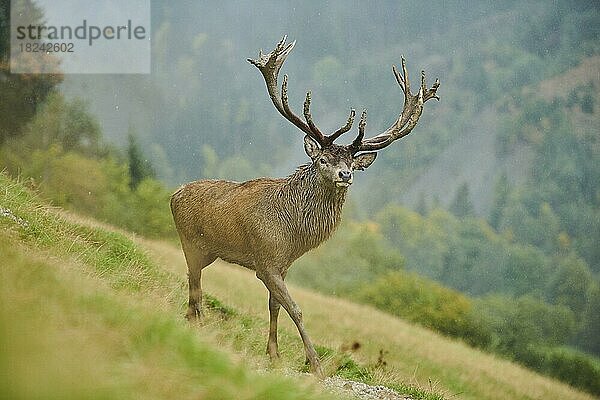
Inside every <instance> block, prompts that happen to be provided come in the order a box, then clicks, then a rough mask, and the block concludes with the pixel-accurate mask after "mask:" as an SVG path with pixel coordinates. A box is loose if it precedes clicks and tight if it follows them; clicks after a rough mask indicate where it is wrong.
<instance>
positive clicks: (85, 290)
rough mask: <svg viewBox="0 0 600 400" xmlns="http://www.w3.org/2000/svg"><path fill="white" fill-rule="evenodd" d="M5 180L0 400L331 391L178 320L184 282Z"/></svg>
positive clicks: (0, 234) (298, 395) (223, 311)
mask: <svg viewBox="0 0 600 400" xmlns="http://www.w3.org/2000/svg"><path fill="white" fill-rule="evenodd" d="M0 188H1V189H0V207H2V211H3V213H2V214H0V215H1V216H0V254H2V269H1V270H0V273H1V279H0V282H1V283H0V304H1V307H0V326H1V327H2V328H1V330H0V345H1V346H0V347H1V348H2V352H1V353H0V398H6V399H26V398H44V399H54V398H56V399H80V398H86V399H88V398H89V399H114V398H119V399H127V398H145V399H146V398H151V399H152V398H167V397H168V398H173V397H176V398H183V399H185V398H202V399H229V398H236V399H237V398H239V399H254V398H256V399H264V398H272V399H304V398H310V399H324V398H333V396H332V395H329V394H323V393H321V392H320V391H319V390H318V388H317V387H316V385H314V384H312V383H310V382H308V383H307V382H301V381H295V380H294V379H291V378H286V377H283V376H281V375H278V374H274V375H269V374H266V373H257V372H256V371H253V370H252V369H251V368H247V367H246V366H244V365H243V364H242V363H236V362H234V361H233V360H231V359H230V357H229V355H228V354H227V353H226V352H223V351H220V350H218V349H217V348H215V346H214V345H213V344H212V343H207V342H204V341H203V340H202V339H201V337H200V336H201V335H198V334H197V332H196V331H195V329H194V328H193V327H192V328H190V327H189V326H188V324H186V323H185V322H184V321H183V318H182V317H181V316H182V313H183V306H182V304H183V302H182V300H183V298H184V293H185V291H184V289H185V288H184V287H183V285H182V281H181V280H180V279H178V278H177V277H175V276H173V275H172V274H170V273H168V272H165V271H161V270H160V269H159V268H158V267H157V265H156V264H154V263H153V262H152V260H150V258H149V257H148V256H147V255H146V254H145V253H144V252H143V251H140V249H139V248H138V247H137V246H136V245H135V244H134V243H133V242H132V241H131V240H130V239H128V238H127V237H125V236H124V235H122V234H119V233H114V232H109V231H106V230H103V229H98V228H90V227H85V226H81V225H77V224H75V223H72V222H69V221H67V220H65V219H64V218H62V217H60V216H59V215H58V214H57V213H56V212H55V210H53V209H51V208H47V207H43V206H42V205H40V204H39V203H38V199H37V198H36V196H35V195H33V194H32V193H30V192H29V191H27V190H25V189H24V187H23V186H22V185H20V184H17V183H15V182H12V181H10V180H8V179H7V178H6V177H5V176H0ZM17 216H18V217H17ZM209 304H210V309H211V310H212V312H213V313H214V314H215V315H217V314H219V315H234V314H235V313H234V311H233V310H231V309H228V308H227V307H226V306H223V305H221V304H220V303H219V302H218V300H217V299H214V298H212V300H210V301H209Z"/></svg>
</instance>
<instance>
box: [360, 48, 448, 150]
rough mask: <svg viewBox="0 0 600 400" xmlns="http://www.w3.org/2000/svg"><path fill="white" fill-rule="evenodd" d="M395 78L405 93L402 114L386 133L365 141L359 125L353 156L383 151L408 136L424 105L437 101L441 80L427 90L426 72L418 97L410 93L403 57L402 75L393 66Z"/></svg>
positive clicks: (422, 73)
mask: <svg viewBox="0 0 600 400" xmlns="http://www.w3.org/2000/svg"><path fill="white" fill-rule="evenodd" d="M392 71H393V73H394V77H395V78H396V81H397V82H398V85H399V86H400V89H402V92H403V93H404V106H403V108H402V112H401V113H400V115H399V116H398V118H397V119H396V121H395V122H394V123H393V124H392V125H391V126H390V127H389V128H388V129H386V130H385V131H384V132H382V133H380V134H379V135H376V136H374V137H371V138H369V139H367V140H364V141H363V137H364V124H363V126H362V130H361V124H362V122H363V121H362V118H361V124H359V133H358V136H357V138H356V139H355V140H354V141H353V142H352V144H350V145H349V146H350V149H351V151H352V152H353V154H355V153H358V152H360V151H372V150H381V149H383V148H385V147H387V146H389V145H390V144H391V143H392V142H394V141H395V140H398V139H400V138H402V137H404V136H406V135H408V134H409V133H410V132H411V131H412V129H413V128H414V127H415V126H416V125H417V122H418V121H419V118H420V117H421V114H422V112H423V104H424V103H425V102H426V101H427V100H429V99H432V98H433V99H437V100H439V97H438V96H437V89H438V88H439V86H440V80H439V79H436V81H435V83H434V84H433V86H432V87H431V89H427V85H426V83H425V71H421V85H420V87H419V91H418V93H417V94H416V95H414V94H412V93H411V91H410V82H409V80H408V70H407V68H406V61H405V59H404V57H402V75H401V74H400V72H398V69H397V68H396V66H395V65H393V66H392Z"/></svg>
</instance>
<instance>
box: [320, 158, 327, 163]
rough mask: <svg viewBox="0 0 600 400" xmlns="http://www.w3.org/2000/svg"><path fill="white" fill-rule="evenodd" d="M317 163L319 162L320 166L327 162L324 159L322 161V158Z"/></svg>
mask: <svg viewBox="0 0 600 400" xmlns="http://www.w3.org/2000/svg"><path fill="white" fill-rule="evenodd" d="M319 162H320V163H321V164H327V160H326V159H324V158H321V159H320V160H319Z"/></svg>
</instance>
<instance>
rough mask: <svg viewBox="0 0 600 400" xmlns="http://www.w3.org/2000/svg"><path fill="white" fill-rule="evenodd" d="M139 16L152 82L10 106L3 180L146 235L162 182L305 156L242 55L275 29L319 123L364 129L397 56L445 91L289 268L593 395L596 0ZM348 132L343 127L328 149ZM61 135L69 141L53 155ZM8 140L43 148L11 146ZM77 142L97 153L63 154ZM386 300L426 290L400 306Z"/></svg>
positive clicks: (373, 122) (285, 169)
mask: <svg viewBox="0 0 600 400" xmlns="http://www.w3.org/2000/svg"><path fill="white" fill-rule="evenodd" d="M5 3H6V2H5ZM82 7H83V6H82ZM151 7H152V12H151V15H152V66H151V71H152V72H151V74H149V75H64V76H62V77H60V78H59V79H58V80H57V81H53V82H52V85H51V87H53V89H52V90H48V93H50V94H49V95H48V97H47V98H46V97H43V96H42V97H41V98H40V99H38V100H39V105H38V106H36V107H34V110H31V112H30V113H29V114H27V115H26V117H23V121H25V122H23V124H22V125H23V127H18V129H20V130H21V131H19V132H23V133H22V134H16V133H14V132H17V128H14V127H11V128H10V130H7V131H6V132H9V133H8V134H5V138H4V144H3V147H4V152H0V157H2V161H3V164H4V165H5V166H6V168H7V169H8V170H9V171H11V172H13V171H14V172H15V173H17V172H19V173H21V174H25V175H31V176H32V177H33V178H34V179H35V180H36V184H39V186H40V187H41V188H42V190H44V188H46V189H45V190H46V193H47V195H48V196H49V197H50V198H51V199H53V201H54V202H55V203H56V204H58V205H63V206H65V207H72V208H75V209H77V210H80V211H84V212H88V213H91V214H92V215H95V216H96V217H98V218H101V219H104V220H107V221H109V222H112V223H116V224H120V225H124V226H125V227H127V228H128V229H131V230H134V231H136V232H139V233H141V234H145V235H148V236H159V237H161V236H169V235H173V231H172V223H171V221H170V216H169V215H168V192H169V191H170V190H172V189H174V188H175V187H177V186H178V185H180V184H182V183H185V182H188V181H191V180H196V179H202V178H223V179H231V180H246V179H252V178H256V177H260V176H286V175H289V174H291V173H292V171H293V170H294V169H295V167H297V166H298V165H300V164H302V163H306V162H307V161H308V158H307V157H306V155H305V154H304V151H303V147H302V144H301V143H302V133H301V132H300V131H299V130H298V129H297V128H295V127H294V126H292V125H291V124H290V123H289V122H288V121H286V120H285V119H284V118H282V117H281V116H280V115H279V113H278V112H277V111H276V110H275V108H274V107H273V105H272V103H271V101H270V99H269V97H268V94H267V91H266V88H265V84H264V80H263V78H262V76H261V74H260V73H259V71H258V70H257V69H256V68H255V67H254V66H252V65H250V64H249V63H248V62H246V59H247V58H256V57H257V55H258V51H259V49H263V51H264V52H268V51H271V50H272V49H273V48H274V47H275V45H276V43H277V42H278V41H279V40H280V39H281V37H282V36H283V35H286V34H287V35H288V40H289V41H293V40H296V41H297V44H296V47H295V48H294V50H293V51H292V53H291V54H290V56H289V57H288V59H287V61H286V63H285V65H284V66H283V68H282V71H281V73H280V75H281V76H283V74H288V76H289V85H288V87H289V90H288V92H289V97H290V105H291V107H292V109H293V110H295V111H296V112H297V113H301V110H302V103H303V100H304V96H305V94H306V91H308V90H311V91H312V107H311V110H312V114H313V117H314V120H315V122H316V124H317V125H318V126H319V127H320V128H321V129H322V130H324V131H334V130H336V129H337V128H339V127H340V126H341V125H343V124H344V123H345V121H346V119H347V116H348V112H349V109H350V108H351V107H354V108H356V110H357V113H359V112H360V111H361V110H362V109H363V108H366V109H367V110H368V122H367V129H366V135H367V136H373V135H376V134H378V133H380V132H382V131H383V130H385V129H386V128H387V127H388V126H389V125H390V124H391V123H392V122H393V121H394V120H395V119H396V117H397V115H398V113H399V112H400V111H401V109H402V99H403V96H402V92H401V90H400V88H399V87H398V85H397V84H396V82H395V79H394V77H393V74H392V71H391V66H392V64H397V65H399V63H400V56H401V55H404V57H405V58H406V60H407V67H408V69H409V72H410V77H411V82H412V84H413V87H414V86H416V85H418V79H419V72H420V70H424V71H425V73H426V75H427V78H428V82H429V84H431V83H433V81H434V80H435V78H439V79H440V81H441V86H440V89H439V90H438V95H439V96H440V98H441V100H440V101H439V102H435V101H429V102H428V103H427V104H426V105H425V108H424V112H423V116H422V117H421V119H420V121H419V124H418V125H417V127H416V128H415V129H414V130H413V131H412V133H411V134H410V135H409V136H407V137H406V138H403V139H402V140H400V141H397V142H395V143H394V144H393V145H391V146H390V147H388V148H386V149H384V150H382V151H380V153H379V156H378V158H377V161H376V162H375V163H374V164H373V165H372V166H371V167H370V168H369V169H368V170H367V171H364V172H357V174H356V177H355V183H354V184H353V185H352V188H351V189H350V196H349V200H348V204H347V205H346V208H345V214H344V224H343V225H342V227H341V228H340V230H339V231H338V232H337V233H336V235H335V237H334V238H333V239H332V240H331V241H330V242H328V243H327V244H325V245H324V246H322V247H321V248H319V249H317V250H316V251H314V252H312V253H310V254H308V255H307V256H305V257H303V258H301V259H300V260H299V261H298V262H297V263H296V264H297V265H296V266H295V267H294V268H292V269H291V270H290V276H289V279H290V280H293V281H295V282H297V283H300V284H302V285H305V286H308V287H311V288H314V289H317V290H321V291H323V292H325V293H329V294H335V295H339V296H343V297H349V298H351V299H353V300H355V301H361V302H367V303H369V304H373V305H375V306H376V307H379V308H381V309H384V310H386V311H388V312H391V313H394V314H398V315H400V316H402V317H404V318H407V319H410V320H412V321H415V322H417V323H421V324H423V325H425V326H428V327H431V328H432V329H435V330H438V331H440V332H442V333H444V334H447V335H450V336H455V337H459V338H462V339H463V340H465V341H467V342H468V343H470V344H472V345H474V346H477V347H481V348H484V349H488V350H489V351H493V352H496V353H499V354H502V355H503V356H507V357H509V358H511V359H514V360H516V361H518V362H521V363H522V364H524V365H526V366H528V367H531V368H533V369H536V370H538V371H541V372H543V373H546V374H549V375H552V376H557V377H559V379H562V380H565V381H567V382H569V383H571V384H573V385H575V386H578V387H583V388H586V390H590V391H592V392H594V390H597V391H600V388H598V384H597V382H598V381H600V380H598V379H596V377H598V376H600V375H598V374H600V367H599V365H600V364H599V363H598V359H597V356H598V355H600V340H599V337H600V335H598V332H600V317H599V314H598V310H599V309H600V284H599V282H600V281H599V277H600V251H599V249H600V246H599V245H598V242H599V239H600V207H599V206H600V190H599V186H598V183H599V182H600V163H599V159H600V157H599V156H600V143H599V139H600V135H599V134H598V133H599V128H600V121H599V115H600V113H599V110H598V102H599V96H598V88H599V86H600V7H598V5H597V3H596V2H593V1H541V0H532V1H503V2H496V1H443V2H442V1H434V2H411V1H379V2H376V3H368V4H366V3H364V2H358V1H312V0H311V1H305V2H301V3H300V2H292V1H278V2H271V1H227V2H221V3H219V4H217V3H214V2H206V1H176V2H160V1H155V0H153V1H151ZM85 8H86V9H87V10H88V11H89V13H90V14H93V13H94V12H96V10H94V5H93V4H87V3H86V5H85ZM0 77H1V76H0ZM6 77H8V75H6ZM49 79H50V78H49ZM5 80H6V79H5ZM2 82H3V81H2V80H1V79H0V84H2ZM44 87H46V86H44ZM5 93H8V92H5ZM11 93H13V92H11ZM5 96H8V95H5ZM11 96H13V98H18V96H21V94H12V95H11ZM7 104H8V103H7ZM52 107H54V108H52ZM15 109H18V107H17V108H15ZM38 109H39V110H42V113H41V114H40V113H36V111H37V110H38ZM44 110H45V111H46V116H45V117H42V115H43V114H44ZM52 110H55V111H56V110H59V111H64V110H67V111H66V113H65V114H64V118H65V121H69V120H71V119H73V118H75V117H77V118H79V119H77V121H79V122H78V123H79V125H77V124H75V125H73V126H76V127H78V128H74V132H76V134H75V136H77V135H79V136H77V138H78V139H76V140H75V142H73V140H74V139H72V138H70V139H69V138H67V139H64V137H63V136H61V135H62V134H60V133H57V134H56V135H55V137H54V139H52V140H50V139H48V142H44V141H42V142H44V143H45V144H44V146H40V144H39V140H38V139H33V138H39V137H40V135H42V136H43V137H47V136H48V135H51V133H49V132H53V131H52V129H54V128H52V127H56V126H59V125H60V124H58V125H57V124H56V123H55V122H56V121H54V122H53V120H51V117H49V115H50V114H51V113H50V112H49V111H52ZM0 111H3V110H2V109H1V108H0ZM4 112H6V113H9V112H10V113H13V114H11V115H15V114H14V111H11V109H10V107H7V108H6V111H4ZM7 115H8V114H7ZM54 115H61V114H60V113H54ZM74 116H75V117H74ZM44 118H45V119H44ZM65 121H63V125H62V126H71V125H69V124H68V123H67V122H65ZM81 121H85V123H84V124H82V123H81ZM65 124H66V125H65ZM356 125H357V123H356ZM50 128H52V129H50ZM7 129H8V128H7ZM57 129H58V128H57ZM59 131H60V129H58V130H57V132H59ZM0 132H1V131H0ZM81 132H87V133H85V134H81ZM90 132H91V133H90ZM356 133H357V131H356V126H355V127H354V129H353V130H351V131H350V132H348V133H346V134H345V135H343V136H342V137H341V138H340V139H338V141H337V142H339V143H349V142H350V141H352V139H353V138H354V136H355V135H356ZM20 137H22V138H20ZM27 137H29V139H27ZM7 138H9V139H7ZM23 138H24V139H23ZM57 138H58V139H57ZM61 138H63V139H61ZM53 140H59V141H60V140H62V144H61V145H60V146H59V147H58V150H57V148H56V147H52V146H51V145H50V144H52V143H54V142H53ZM0 143H1V142H0ZM73 143H76V144H77V145H76V146H73ZM90 143H92V144H93V146H91V145H90ZM11 146H12V147H11ZM69 146H70V147H69ZM17 148H20V149H25V148H27V149H30V150H31V149H34V148H35V149H37V150H36V151H38V153H35V152H32V151H30V152H29V154H28V155H23V156H22V157H21V158H19V157H16V156H13V155H10V154H12V153H10V152H13V153H15V152H16V153H18V151H17V150H15V149H17ZM9 149H10V151H9ZM48 149H50V150H51V151H54V153H52V152H50V153H47V152H46V150H48ZM0 150H2V148H1V147H0ZM50 150H48V151H50ZM69 151H76V152H79V153H78V154H85V155H86V157H91V158H94V159H95V160H97V162H98V164H97V165H96V164H94V163H90V162H89V160H88V159H87V158H86V159H85V160H83V158H81V159H80V158H77V160H78V161H77V162H75V161H73V160H75V158H73V157H74V156H72V155H71V154H70V153H69ZM67 153H69V157H71V158H68V157H67ZM32 154H33V155H32ZM31 157H33V159H32V158H31ZM36 157H37V158H36ZM61 157H63V158H61ZM78 157H79V156H78ZM58 159H60V160H63V161H64V162H63V161H61V162H62V164H60V166H58V165H59V163H58V162H57V161H56V160H58ZM107 160H108V161H107ZM70 163H72V164H70ZM132 166H135V167H132ZM60 168H71V169H69V171H72V174H71V173H65V172H64V171H63V170H61V169H60ZM49 171H54V172H53V173H50V172H49ZM78 174H79V175H81V178H82V179H84V180H86V182H85V183H81V181H79V180H76V179H75V178H73V177H72V176H77V175H78ZM56 176H60V178H56ZM65 176H68V177H69V178H65ZM145 178H148V179H147V180H144V179H145ZM69 179H70V180H71V181H72V183H73V185H70V184H67V183H65V182H67V181H68V180H69ZM71 181H70V182H71ZM53 182H54V183H53ZM115 182H117V183H118V184H117V183H115ZM140 182H141V184H140ZM138 184H140V186H138ZM72 188H77V190H74V189H73V190H72ZM65 193H69V194H68V195H66V194H65ZM107 193H108V194H107ZM165 193H167V194H165ZM88 194H89V195H88ZM98 210H100V211H98ZM130 215H135V218H134V217H130ZM412 273H416V274H417V275H412ZM389 274H392V275H389ZM393 274H403V275H393ZM396 278H398V279H396ZM403 282H404V283H403ZM394 285H395V286H394ZM436 285H442V286H436ZM440 287H442V289H440ZM415 288H416V289H415ZM417 289H418V290H417ZM445 290H448V292H446V291H445ZM399 293H410V296H407V297H406V298H408V299H413V300H414V299H418V300H419V301H421V300H422V302H421V303H419V301H415V303H414V304H407V303H406V301H408V302H409V303H410V301H411V300H406V299H405V303H402V302H399V300H398V297H400V296H399ZM424 293H426V294H431V296H432V297H431V298H435V299H437V300H436V301H437V302H436V301H433V302H430V303H427V301H429V300H431V298H429V300H427V301H425V299H424V297H419V296H424ZM417 303H419V304H421V305H422V304H425V305H426V307H423V308H419V304H417ZM444 303H447V304H450V303H451V304H453V305H456V308H455V309H453V310H449V309H448V308H446V309H445V308H444V307H443V305H444ZM459 303H460V304H461V305H460V306H458V304H459ZM436 307H437V308H436ZM434 309H435V310H437V311H436V312H439V313H438V314H435V313H434V314H428V310H434ZM457 310H458V311H457ZM574 360H575V361H574ZM582 360H583V361H582ZM565 365H568V366H569V368H571V369H570V370H569V371H570V372H569V373H566V372H564V371H563V370H561V369H560V368H562V367H564V366H565ZM582 365H583V366H582ZM561 366H562V367H561ZM565 368H566V367H565ZM586 368H588V369H586ZM567 369H568V368H567ZM559 370H560V371H562V372H560V371H559ZM583 370H585V371H591V372H590V374H589V375H585V373H582V372H581V371H583ZM557 371H559V372H557ZM561 374H562V375H561ZM594 374H596V375H594ZM581 376H585V377H587V378H581ZM588 378H589V380H587V381H585V379H588ZM583 381H585V382H587V383H585V382H584V383H582V382H583ZM593 382H596V383H593ZM586 385H587V386H586ZM594 385H595V386H594ZM596 393H597V392H596Z"/></svg>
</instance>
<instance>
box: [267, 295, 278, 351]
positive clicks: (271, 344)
mask: <svg viewBox="0 0 600 400" xmlns="http://www.w3.org/2000/svg"><path fill="white" fill-rule="evenodd" d="M280 307H281V305H280V304H279V302H278V301H277V300H275V297H274V296H273V294H272V293H271V292H269V341H268V342H267V354H268V355H269V357H270V358H271V360H275V359H277V358H279V351H278V350H277V318H278V317H279V308H280Z"/></svg>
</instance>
